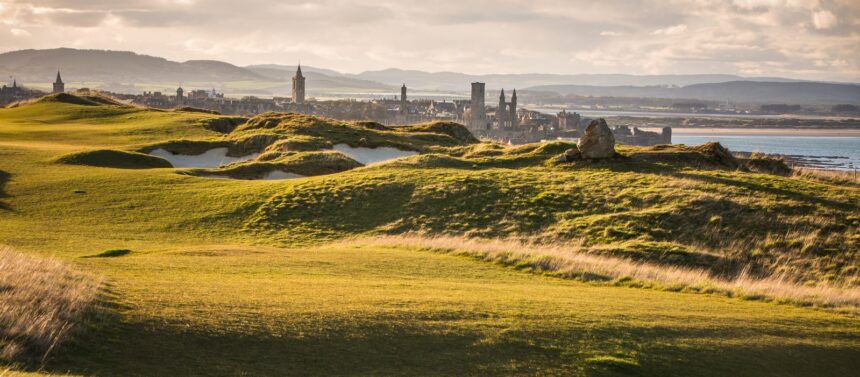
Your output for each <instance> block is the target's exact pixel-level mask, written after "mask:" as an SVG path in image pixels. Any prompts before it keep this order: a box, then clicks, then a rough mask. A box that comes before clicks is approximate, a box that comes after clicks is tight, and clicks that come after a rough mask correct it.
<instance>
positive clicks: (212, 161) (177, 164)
mask: <svg viewBox="0 0 860 377" xmlns="http://www.w3.org/2000/svg"><path fill="white" fill-rule="evenodd" d="M149 154H150V155H152V156H157V157H161V158H163V159H165V160H167V161H168V162H170V164H171V165H173V167H174V168H203V169H209V168H217V167H221V166H223V165H227V164H232V163H234V162H241V161H248V160H250V159H254V158H257V156H259V155H260V154H259V153H252V154H249V155H246V156H240V157H231V156H227V148H213V149H210V150H208V151H206V152H203V153H201V154H198V155H186V154H173V153H171V152H170V151H167V150H165V149H162V148H158V149H156V150H154V151H152V152H149Z"/></svg>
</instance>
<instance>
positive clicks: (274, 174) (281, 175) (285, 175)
mask: <svg viewBox="0 0 860 377" xmlns="http://www.w3.org/2000/svg"><path fill="white" fill-rule="evenodd" d="M294 178H304V176H303V175H299V174H296V173H289V172H285V171H283V170H272V171H270V172H268V173H266V175H264V176H263V178H262V179H265V180H272V179H294Z"/></svg>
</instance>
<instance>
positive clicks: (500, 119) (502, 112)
mask: <svg viewBox="0 0 860 377" xmlns="http://www.w3.org/2000/svg"><path fill="white" fill-rule="evenodd" d="M496 125H497V126H496V128H498V129H505V128H508V103H507V102H506V101H505V89H504V88H503V89H502V92H501V94H499V105H498V106H497V107H496Z"/></svg>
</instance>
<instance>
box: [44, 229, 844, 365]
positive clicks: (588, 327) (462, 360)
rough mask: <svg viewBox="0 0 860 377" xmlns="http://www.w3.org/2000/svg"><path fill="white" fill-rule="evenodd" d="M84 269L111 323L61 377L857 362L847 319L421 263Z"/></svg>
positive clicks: (323, 253)
mask: <svg viewBox="0 0 860 377" xmlns="http://www.w3.org/2000/svg"><path fill="white" fill-rule="evenodd" d="M84 263H85V265H86V266H88V267H92V268H93V269H95V270H97V271H100V272H102V273H104V274H106V275H107V276H110V277H111V281H112V286H111V290H112V291H113V292H115V293H116V302H115V303H114V304H115V305H116V306H117V308H118V314H117V317H116V318H113V319H112V321H113V322H112V323H111V324H109V325H107V326H104V327H103V328H99V329H95V330H94V331H93V332H92V333H90V334H88V335H87V336H86V337H84V338H82V339H79V340H76V341H75V342H74V343H73V344H72V345H70V346H69V349H68V350H67V351H66V352H63V353H62V354H61V355H59V356H58V360H57V361H56V363H55V364H53V369H52V371H66V369H68V370H69V371H71V372H73V373H83V374H91V373H92V374H96V375H129V374H146V375H167V374H172V375H212V374H227V375H237V374H248V375H283V374H297V375H331V374H335V375H337V374H378V375H391V374H400V375H416V374H418V375H421V374H426V371H428V370H433V371H436V372H434V373H430V374H448V375H475V374H482V375H498V374H535V373H538V374H548V375H571V374H573V375H593V374H599V372H600V373H602V372H607V373H608V372H612V373H622V374H626V373H628V372H629V373H630V374H633V375H639V374H644V375H714V376H717V375H727V374H735V375H741V376H742V375H756V376H761V375H772V376H786V375H833V376H839V375H842V376H845V375H850V374H851V373H852V370H853V368H856V367H857V364H856V360H857V359H858V357H860V350H858V349H857V342H858V339H860V327H858V321H857V320H856V319H854V318H846V317H842V316H839V315H834V314H829V313H825V312H821V311H816V310H809V309H803V308H794V307H790V306H779V305H773V304H766V303H757V302H748V301H742V300H733V299H727V298H719V297H709V296H702V295H695V294H679V293H667V292H658V291H653V290H643V289H635V288H617V287H599V286H594V285H588V284H583V283H576V282H570V281H564V280H562V279H555V278H544V277H540V276H534V275H531V274H527V273H522V272H516V271H512V270H509V269H505V268H502V267H498V266H494V265H486V264H482V263H480V262H475V261H472V260H469V259H465V258H461V257H452V256H446V255H439V254H435V253H430V252H426V251H417V250H404V249H398V248H380V247H378V246H376V247H374V246H361V245H360V244H358V245H343V244H340V245H331V246H324V247H314V248H300V249H275V248H254V247H239V246H201V247H196V248H190V249H185V248H182V249H177V250H166V251H162V252H156V253H150V254H145V255H138V256H134V255H132V256H124V257H116V258H92V259H87V260H86V262H84ZM797 355H803V357H802V358H798V357H797ZM602 356H611V357H615V358H620V359H623V360H628V361H630V362H632V363H633V364H635V365H631V366H613V365H612V363H611V362H606V363H602V362H600V361H595V360H597V359H594V358H598V357H602ZM849 360H855V361H854V362H850V363H846V362H847V361H849ZM117 371H122V372H120V373H117Z"/></svg>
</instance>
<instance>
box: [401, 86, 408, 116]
mask: <svg viewBox="0 0 860 377" xmlns="http://www.w3.org/2000/svg"><path fill="white" fill-rule="evenodd" d="M406 107H407V105H406V84H405V83H404V84H403V86H401V87H400V115H406V113H407V110H406Z"/></svg>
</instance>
